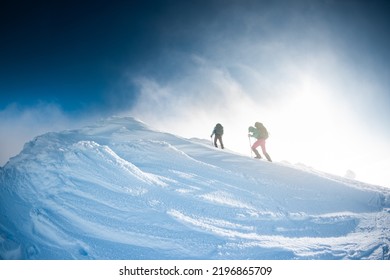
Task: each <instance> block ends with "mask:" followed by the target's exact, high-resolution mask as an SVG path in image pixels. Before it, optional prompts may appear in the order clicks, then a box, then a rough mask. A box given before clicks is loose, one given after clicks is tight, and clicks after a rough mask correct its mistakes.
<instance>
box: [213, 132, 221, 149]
mask: <svg viewBox="0 0 390 280" xmlns="http://www.w3.org/2000/svg"><path fill="white" fill-rule="evenodd" d="M217 140H218V141H219V144H220V145H221V148H222V149H223V143H222V135H219V134H215V136H214V146H215V147H217V148H218V145H217Z"/></svg>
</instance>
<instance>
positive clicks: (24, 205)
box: [0, 117, 390, 259]
mask: <svg viewBox="0 0 390 280" xmlns="http://www.w3.org/2000/svg"><path fill="white" fill-rule="evenodd" d="M389 246H390V191H389V190H388V189H386V188H381V187H378V186H372V185H367V184H363V183H360V182H357V181H353V180H346V179H343V178H338V177H331V176H328V175H326V174H319V173H317V174H316V172H311V171H308V170H306V171H304V170H300V169H298V168H297V167H292V166H289V165H288V164H283V163H269V162H265V161H259V160H254V159H251V158H248V157H245V156H241V155H237V154H234V153H231V152H229V151H226V150H224V151H222V150H218V149H215V148H214V147H212V146H211V145H210V144H208V143H207V141H201V140H199V139H191V140H190V139H183V138H180V137H177V136H174V135H171V134H168V133H163V132H159V131H155V130H153V129H152V128H150V127H148V126H147V125H146V124H144V123H142V122H140V121H138V120H135V119H133V118H120V117H113V118H110V119H107V120H103V121H101V122H100V123H98V124H96V125H94V126H89V127H85V128H81V129H79V130H71V131H63V132H60V133H48V134H45V135H42V136H39V137H37V138H35V139H34V140H32V141H31V142H29V143H27V144H26V145H25V147H24V149H23V151H22V152H21V153H20V154H19V155H18V156H16V157H14V158H12V159H11V160H10V161H9V162H8V163H7V164H6V165H5V166H4V168H1V169H0V258H2V259H389V258H390V253H389Z"/></svg>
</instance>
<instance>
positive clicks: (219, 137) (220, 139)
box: [218, 135, 224, 149]
mask: <svg viewBox="0 0 390 280" xmlns="http://www.w3.org/2000/svg"><path fill="white" fill-rule="evenodd" d="M218 140H219V144H221V149H223V148H224V147H223V142H222V135H218Z"/></svg>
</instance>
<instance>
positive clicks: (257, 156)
mask: <svg viewBox="0 0 390 280" xmlns="http://www.w3.org/2000/svg"><path fill="white" fill-rule="evenodd" d="M260 142H261V139H258V140H257V141H256V142H255V143H253V145H252V151H253V152H254V153H255V155H256V158H261V155H260V153H259V151H258V150H257V149H256V148H257V147H258V146H260Z"/></svg>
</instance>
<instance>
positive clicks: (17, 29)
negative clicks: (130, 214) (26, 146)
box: [0, 0, 390, 184]
mask: <svg viewBox="0 0 390 280" xmlns="http://www.w3.org/2000/svg"><path fill="white" fill-rule="evenodd" d="M8 2H9V3H8V4H2V5H3V7H2V8H1V9H0V35H1V37H2V46H1V52H0V61H1V63H0V117H1V124H0V130H1V134H2V135H6V136H4V137H2V138H3V139H2V140H1V141H2V143H1V146H2V147H4V148H2V151H1V154H0V157H1V162H2V164H4V163H5V162H6V161H7V159H8V158H9V157H10V156H12V155H15V154H16V153H17V152H18V151H20V149H21V147H22V145H23V143H24V142H26V141H28V140H30V139H31V138H33V137H34V136H36V135H38V134H40V133H44V132H46V131H51V130H59V129H66V128H72V127H77V126H80V125H82V124H84V123H88V122H91V121H93V120H95V119H98V118H100V117H106V116H110V115H113V114H128V115H133V116H136V117H138V118H140V119H142V120H144V121H145V122H148V123H150V124H151V125H152V126H155V127H156V128H158V129H162V130H165V131H169V132H173V133H176V134H179V135H182V136H185V137H200V138H207V137H208V136H209V134H210V131H211V130H212V128H213V126H214V125H215V123H216V122H223V124H224V125H225V128H226V135H225V142H226V144H225V145H226V146H227V147H231V149H232V150H234V151H237V152H241V153H247V151H248V147H247V146H248V144H247V143H248V139H247V137H246V129H247V127H248V126H249V125H252V124H253V123H254V122H255V121H263V122H264V123H265V124H267V125H268V127H269V130H270V131H271V135H272V137H271V138H270V140H269V150H270V151H269V152H270V153H271V155H273V158H275V159H276V160H280V161H281V160H287V161H290V162H293V163H295V162H302V163H304V164H307V165H310V166H314V167H316V168H319V169H322V170H326V171H329V172H334V173H337V174H341V175H342V173H344V171H345V170H348V169H351V170H353V171H354V173H356V174H357V178H358V179H362V180H366V181H370V182H375V183H380V184H390V179H389V177H386V175H385V173H387V171H386V169H387V167H389V162H390V151H389V146H388V144H387V143H389V140H390V135H389V132H388V131H387V130H388V127H390V94H389V89H390V72H389V68H390V66H389V63H388V62H389V61H390V55H389V54H390V51H389V50H390V37H389V36H388V28H389V26H390V17H389V13H390V4H389V3H388V2H387V1H357V0H356V1H355V0H345V1H332V0H318V1H309V0H296V1H294V0H292V1H282V0H277V1H254V0H252V1H248V0H243V1H229V0H226V1H222V0H211V1H8ZM357 163H361V164H360V165H358V164H357ZM363 163H364V164H363ZM335 166H337V168H336V167H335ZM367 170H369V172H368V171H367ZM365 172H366V173H367V172H368V173H370V174H365ZM375 178H376V179H375Z"/></svg>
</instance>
